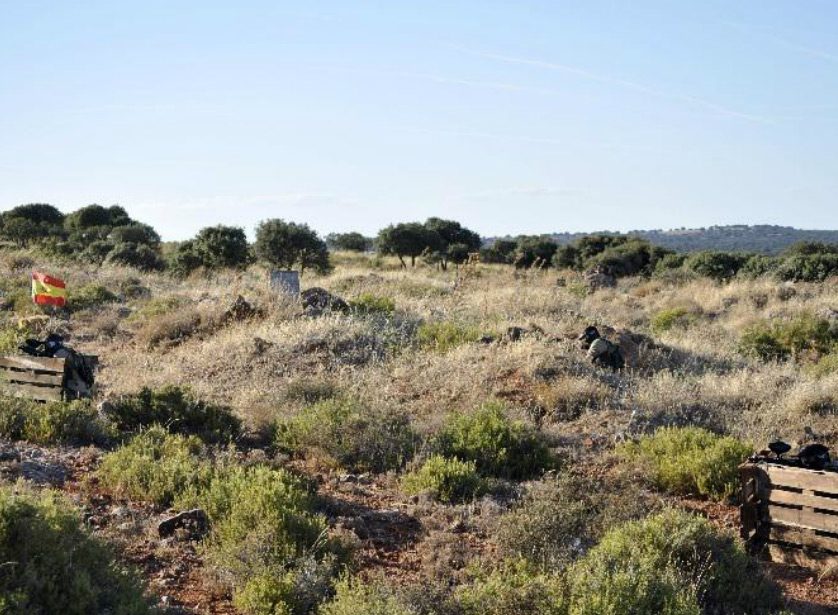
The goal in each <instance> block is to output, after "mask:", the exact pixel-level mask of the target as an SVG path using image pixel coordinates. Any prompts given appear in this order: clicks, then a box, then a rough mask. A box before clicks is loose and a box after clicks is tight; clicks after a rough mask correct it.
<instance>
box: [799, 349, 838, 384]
mask: <svg viewBox="0 0 838 615" xmlns="http://www.w3.org/2000/svg"><path fill="white" fill-rule="evenodd" d="M806 371H807V372H808V373H810V374H812V375H813V376H816V377H818V378H823V377H824V376H828V375H830V374H835V373H838V349H835V350H833V351H832V352H830V353H829V354H827V355H824V356H822V357H821V358H820V359H818V361H817V363H814V364H812V365H809V366H807V367H806Z"/></svg>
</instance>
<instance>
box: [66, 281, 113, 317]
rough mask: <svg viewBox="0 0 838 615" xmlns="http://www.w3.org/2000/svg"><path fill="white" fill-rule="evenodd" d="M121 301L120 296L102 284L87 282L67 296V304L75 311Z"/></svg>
mask: <svg viewBox="0 0 838 615" xmlns="http://www.w3.org/2000/svg"><path fill="white" fill-rule="evenodd" d="M116 301H119V297H117V296H116V295H115V294H113V293H112V292H111V291H109V290H108V289H107V288H105V287H104V286H102V285H100V284H87V285H86V286H82V287H80V288H79V289H78V290H75V291H74V290H71V291H70V292H69V294H68V297H67V306H68V307H69V308H70V310H72V311H73V312H80V311H82V310H89V309H91V308H97V307H100V306H102V305H105V304H107V303H114V302H116Z"/></svg>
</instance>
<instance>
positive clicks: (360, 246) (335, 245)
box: [326, 232, 372, 252]
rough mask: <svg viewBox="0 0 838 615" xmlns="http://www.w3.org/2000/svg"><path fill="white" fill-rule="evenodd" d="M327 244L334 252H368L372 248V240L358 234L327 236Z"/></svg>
mask: <svg viewBox="0 0 838 615" xmlns="http://www.w3.org/2000/svg"><path fill="white" fill-rule="evenodd" d="M326 244H327V245H328V246H329V248H330V249H332V250H346V251H348V252H367V251H368V250H370V249H371V248H372V239H370V238H368V237H364V236H363V235H362V234H361V233H357V232H351V233H330V234H328V235H326Z"/></svg>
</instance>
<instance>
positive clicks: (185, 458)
mask: <svg viewBox="0 0 838 615" xmlns="http://www.w3.org/2000/svg"><path fill="white" fill-rule="evenodd" d="M202 450H203V447H202V445H201V441H200V440H199V439H198V438H195V437H194V436H188V437H187V436H181V435H172V434H170V433H168V432H167V431H166V430H165V429H163V428H162V427H159V426H155V427H151V428H149V429H147V430H146V431H144V432H142V433H140V434H138V435H137V436H136V437H134V438H133V439H132V440H131V441H130V442H128V443H127V444H125V445H123V446H122V447H120V448H118V449H117V450H115V451H113V452H111V453H108V454H106V455H105V456H104V457H103V459H102V465H101V467H100V468H99V473H98V475H99V479H100V480H101V481H102V483H103V484H104V485H105V486H107V487H109V488H110V489H112V490H114V491H115V492H117V493H118V494H119V495H121V496H125V497H129V498H131V499H135V500H145V501H150V502H154V503H155V504H159V505H161V506H166V505H168V504H171V503H172V502H173V501H174V499H175V497H176V496H177V495H178V494H179V493H181V492H182V491H184V490H185V489H187V488H194V487H195V485H197V484H203V483H204V482H205V481H206V480H207V479H208V475H209V466H208V465H207V464H206V463H205V462H203V461H201V460H200V455H201V453H202Z"/></svg>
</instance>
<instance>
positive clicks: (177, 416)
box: [103, 385, 241, 443]
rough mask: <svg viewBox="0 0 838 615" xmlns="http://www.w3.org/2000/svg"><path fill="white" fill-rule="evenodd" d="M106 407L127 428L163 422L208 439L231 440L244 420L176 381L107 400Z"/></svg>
mask: <svg viewBox="0 0 838 615" xmlns="http://www.w3.org/2000/svg"><path fill="white" fill-rule="evenodd" d="M103 411H104V413H105V415H106V416H107V418H108V419H109V420H110V421H111V422H112V423H113V424H114V425H115V427H116V428H117V429H119V431H123V432H124V431H138V430H140V429H142V428H145V427H150V426H152V425H162V426H163V427H164V428H165V429H166V430H167V431H168V432H169V433H176V434H184V435H193V436H198V437H199V438H200V439H201V440H203V441H204V442H207V443H216V442H229V441H231V440H234V439H236V438H237V437H238V436H239V434H240V432H241V421H240V420H239V419H238V418H237V417H236V416H235V415H234V414H233V411H232V410H231V409H230V408H229V407H228V406H222V405H216V404H212V403H210V402H205V401H202V400H200V399H197V398H196V397H195V396H194V395H193V394H192V392H191V391H190V390H189V389H185V388H182V387H179V386H175V385H169V386H165V387H163V388H160V389H149V388H147V387H146V388H143V389H141V390H140V391H139V392H138V393H134V394H132V395H122V396H120V397H117V398H115V399H114V400H112V401H110V402H109V403H107V404H104V405H103Z"/></svg>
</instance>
